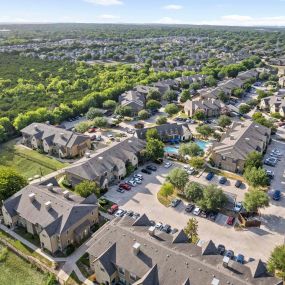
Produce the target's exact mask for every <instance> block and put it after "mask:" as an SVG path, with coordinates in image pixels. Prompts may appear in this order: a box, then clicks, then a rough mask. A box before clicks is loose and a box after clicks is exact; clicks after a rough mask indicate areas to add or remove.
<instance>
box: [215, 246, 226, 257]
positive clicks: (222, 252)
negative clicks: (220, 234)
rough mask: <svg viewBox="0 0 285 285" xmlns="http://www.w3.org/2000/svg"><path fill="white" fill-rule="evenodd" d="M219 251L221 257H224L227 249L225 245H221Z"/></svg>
mask: <svg viewBox="0 0 285 285" xmlns="http://www.w3.org/2000/svg"><path fill="white" fill-rule="evenodd" d="M217 250H218V253H219V254H220V255H224V253H225V251H226V248H225V246H224V245H223V244H219V245H218V247H217Z"/></svg>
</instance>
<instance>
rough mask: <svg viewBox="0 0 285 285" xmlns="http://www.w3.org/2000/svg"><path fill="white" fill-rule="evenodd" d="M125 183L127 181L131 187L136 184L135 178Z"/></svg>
mask: <svg viewBox="0 0 285 285" xmlns="http://www.w3.org/2000/svg"><path fill="white" fill-rule="evenodd" d="M127 183H128V184H129V185H130V186H132V187H135V186H137V183H136V181H135V180H129V181H128V182H127Z"/></svg>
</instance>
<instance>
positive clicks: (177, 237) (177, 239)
mask: <svg viewBox="0 0 285 285" xmlns="http://www.w3.org/2000/svg"><path fill="white" fill-rule="evenodd" d="M188 241H189V238H188V236H187V235H186V233H185V232H184V231H183V230H182V229H181V230H180V231H178V232H177V233H175V234H174V235H173V240H172V243H185V242H188Z"/></svg>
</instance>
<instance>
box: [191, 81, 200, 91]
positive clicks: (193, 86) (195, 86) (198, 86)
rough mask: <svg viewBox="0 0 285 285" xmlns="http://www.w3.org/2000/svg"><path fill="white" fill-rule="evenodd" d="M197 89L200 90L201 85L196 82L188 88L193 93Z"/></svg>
mask: <svg viewBox="0 0 285 285" xmlns="http://www.w3.org/2000/svg"><path fill="white" fill-rule="evenodd" d="M199 88H201V84H200V83H198V82H194V83H192V84H190V86H189V89H190V90H194V91H197V90H198V89H199Z"/></svg>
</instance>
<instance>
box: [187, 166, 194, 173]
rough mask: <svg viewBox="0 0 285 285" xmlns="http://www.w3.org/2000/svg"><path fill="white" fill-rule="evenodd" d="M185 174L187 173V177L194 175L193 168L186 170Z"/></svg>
mask: <svg viewBox="0 0 285 285" xmlns="http://www.w3.org/2000/svg"><path fill="white" fill-rule="evenodd" d="M187 173H188V174H189V175H192V174H194V173H195V168H194V167H190V168H189V169H188V170H187Z"/></svg>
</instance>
